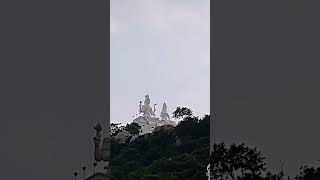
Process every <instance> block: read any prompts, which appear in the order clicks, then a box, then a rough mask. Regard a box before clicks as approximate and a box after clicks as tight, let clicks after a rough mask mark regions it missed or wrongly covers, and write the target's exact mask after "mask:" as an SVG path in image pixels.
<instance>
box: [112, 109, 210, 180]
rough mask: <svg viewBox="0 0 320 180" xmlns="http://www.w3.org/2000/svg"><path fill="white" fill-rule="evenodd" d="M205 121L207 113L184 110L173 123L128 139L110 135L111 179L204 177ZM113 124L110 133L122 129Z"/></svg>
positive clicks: (194, 179)
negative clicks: (126, 141)
mask: <svg viewBox="0 0 320 180" xmlns="http://www.w3.org/2000/svg"><path fill="white" fill-rule="evenodd" d="M209 125H210V116H209V115H206V116H204V117H203V118H198V117H193V116H191V115H190V114H187V115H185V118H184V120H183V121H181V123H179V124H178V125H177V126H176V127H174V128H171V129H167V130H159V131H157V132H154V133H152V134H147V135H143V136H139V137H138V138H137V139H136V140H134V141H132V142H131V143H122V144H120V143H118V142H117V141H115V140H114V139H112V140H111V179H113V180H140V179H144V180H147V179H148V180H151V179H154V180H160V179H161V180H188V179H189V180H201V179H207V177H206V166H207V165H208V163H209V154H210V153H209V151H210V150H209V149H210V148H209V141H210V139H209V134H210V130H209V128H210V126H209ZM116 126H117V125H113V129H114V131H112V133H114V134H116V133H117V132H119V131H121V129H124V128H123V127H118V128H117V127H116ZM126 127H129V126H128V125H127V126H126ZM135 127H136V126H135Z"/></svg>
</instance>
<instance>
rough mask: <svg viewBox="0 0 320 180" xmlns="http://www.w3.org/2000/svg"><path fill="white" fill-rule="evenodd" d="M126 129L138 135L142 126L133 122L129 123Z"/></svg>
mask: <svg viewBox="0 0 320 180" xmlns="http://www.w3.org/2000/svg"><path fill="white" fill-rule="evenodd" d="M124 129H125V130H126V131H128V132H129V133H130V134H132V135H138V134H139V132H140V129H141V127H140V126H139V124H137V123H134V122H133V123H131V124H127V125H126V127H125V128H124Z"/></svg>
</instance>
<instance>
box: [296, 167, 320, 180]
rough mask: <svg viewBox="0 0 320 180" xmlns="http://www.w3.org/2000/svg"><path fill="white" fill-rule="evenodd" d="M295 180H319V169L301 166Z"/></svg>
mask: <svg viewBox="0 0 320 180" xmlns="http://www.w3.org/2000/svg"><path fill="white" fill-rule="evenodd" d="M295 179H296V180H319V179H320V167H318V168H315V167H312V166H307V165H305V166H301V167H300V169H299V173H298V175H297V176H296V177H295Z"/></svg>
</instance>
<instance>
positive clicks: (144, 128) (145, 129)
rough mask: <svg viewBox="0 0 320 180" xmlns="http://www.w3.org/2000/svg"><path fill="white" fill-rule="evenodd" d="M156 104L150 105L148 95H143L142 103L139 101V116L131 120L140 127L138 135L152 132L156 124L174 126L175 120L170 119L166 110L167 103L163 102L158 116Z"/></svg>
mask: <svg viewBox="0 0 320 180" xmlns="http://www.w3.org/2000/svg"><path fill="white" fill-rule="evenodd" d="M155 112H156V104H154V106H153V108H152V107H151V106H150V98H149V95H146V96H145V100H144V104H143V105H142V101H140V105H139V117H137V118H135V119H134V120H133V122H135V123H137V124H138V125H139V126H140V127H141V130H140V133H139V135H143V134H146V133H152V132H153V130H154V129H155V128H156V127H157V126H163V125H172V126H175V125H176V124H175V122H174V121H172V120H170V116H169V114H168V112H167V105H166V103H163V106H162V111H161V113H160V117H156V115H155Z"/></svg>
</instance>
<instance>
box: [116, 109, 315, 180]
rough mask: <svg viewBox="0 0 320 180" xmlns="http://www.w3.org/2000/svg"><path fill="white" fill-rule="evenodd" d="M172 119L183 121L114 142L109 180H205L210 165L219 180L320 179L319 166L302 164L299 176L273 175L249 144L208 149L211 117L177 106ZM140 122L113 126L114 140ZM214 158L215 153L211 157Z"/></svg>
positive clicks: (212, 174)
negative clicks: (195, 114) (194, 114)
mask: <svg viewBox="0 0 320 180" xmlns="http://www.w3.org/2000/svg"><path fill="white" fill-rule="evenodd" d="M173 116H174V118H182V119H183V120H182V121H181V122H180V123H179V124H178V125H177V126H176V127H174V128H172V129H169V130H161V131H157V132H154V133H152V134H146V135H143V136H139V137H138V138H137V139H136V140H135V141H133V142H131V143H129V142H126V143H119V142H117V141H116V140H115V139H113V138H112V139H111V179H114V180H202V179H203V180H206V179H208V177H207V176H206V173H207V165H208V164H209V163H210V174H211V176H212V177H213V179H217V180H229V179H231V180H320V167H319V168H316V167H312V166H301V168H300V170H299V172H298V173H297V175H296V176H295V177H292V178H291V177H288V176H286V175H285V174H284V171H283V170H281V169H280V170H279V172H277V173H271V172H270V171H268V170H267V168H266V163H265V160H266V158H265V157H263V155H262V153H261V151H259V150H258V149H257V148H256V147H249V146H246V145H245V144H243V143H242V144H231V145H226V144H224V143H216V144H214V145H213V151H212V152H211V153H209V151H210V148H209V147H210V137H209V135H210V115H205V116H204V117H202V118H199V117H194V116H193V115H192V111H191V110H190V109H188V108H185V107H182V108H180V107H178V108H177V109H176V111H175V112H174V113H173ZM139 129H140V127H139V125H138V124H136V123H131V124H127V125H126V126H120V124H111V136H112V137H114V136H116V135H117V134H118V133H119V132H121V131H123V130H126V131H128V132H130V134H132V135H137V134H138V133H139ZM209 154H211V155H209Z"/></svg>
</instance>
